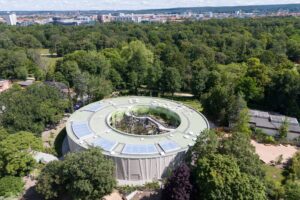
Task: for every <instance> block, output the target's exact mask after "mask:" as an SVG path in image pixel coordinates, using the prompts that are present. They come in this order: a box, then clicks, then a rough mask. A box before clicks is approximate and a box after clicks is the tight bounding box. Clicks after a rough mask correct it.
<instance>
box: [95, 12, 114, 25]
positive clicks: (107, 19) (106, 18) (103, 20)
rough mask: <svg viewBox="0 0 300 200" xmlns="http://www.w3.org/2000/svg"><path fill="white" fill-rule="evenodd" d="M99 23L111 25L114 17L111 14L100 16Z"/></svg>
mask: <svg viewBox="0 0 300 200" xmlns="http://www.w3.org/2000/svg"><path fill="white" fill-rule="evenodd" d="M98 21H99V22H100V23H109V22H111V21H112V16H111V14H108V15H98Z"/></svg>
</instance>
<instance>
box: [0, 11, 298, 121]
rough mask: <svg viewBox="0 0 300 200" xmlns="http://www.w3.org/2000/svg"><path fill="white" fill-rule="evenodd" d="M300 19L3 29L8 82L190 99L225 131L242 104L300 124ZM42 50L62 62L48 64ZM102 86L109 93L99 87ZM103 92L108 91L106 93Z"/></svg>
mask: <svg viewBox="0 0 300 200" xmlns="http://www.w3.org/2000/svg"><path fill="white" fill-rule="evenodd" d="M299 28H300V22H299V20H298V18H292V17H288V18H263V19H226V20H209V21H203V22H189V21H187V22H185V23H167V24H131V23H129V24H126V23H122V24H121V23H120V24H118V23H112V24H98V25H95V26H79V27H65V26H52V25H47V26H31V27H8V26H5V25H1V26H0V77H1V78H9V79H25V78H26V77H27V76H28V74H34V76H35V77H36V78H37V79H38V80H55V81H60V82H65V83H67V84H68V86H69V87H71V88H74V89H75V91H76V92H77V95H78V96H84V95H88V96H89V97H90V99H91V100H95V99H99V98H102V97H103V96H105V95H107V94H109V93H110V92H111V91H113V90H116V89H118V90H128V91H129V92H130V93H132V94H137V93H139V91H140V90H139V89H140V88H143V89H145V90H143V91H149V94H151V95H158V94H164V93H172V94H173V93H174V92H179V91H182V92H189V93H193V94H194V95H195V96H196V97H197V98H199V99H200V100H201V102H202V104H203V107H204V111H205V112H206V113H207V114H208V115H210V117H211V118H212V119H215V120H216V121H217V122H219V123H220V124H224V125H226V124H227V123H228V121H229V120H230V110H232V109H231V108H232V107H234V106H236V105H235V104H236V103H238V99H239V97H240V96H242V97H243V98H244V99H245V100H246V101H247V103H248V105H249V106H250V107H253V108H260V109H263V110H270V111H276V112H280V113H282V114H287V115H290V116H295V117H298V118H300V75H299V65H298V63H299V62H300V29H299ZM39 48H48V49H50V51H51V52H52V53H53V54H57V56H58V57H63V58H61V59H59V60H58V62H57V64H56V66H55V67H54V68H50V69H49V68H47V67H45V66H44V65H43V63H42V62H41V60H40V58H39V55H38V51H36V49H39ZM100 85H101V87H99V86H100ZM99 88H100V90H99Z"/></svg>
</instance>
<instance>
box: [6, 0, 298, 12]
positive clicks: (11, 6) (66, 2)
mask: <svg viewBox="0 0 300 200" xmlns="http://www.w3.org/2000/svg"><path fill="white" fill-rule="evenodd" d="M294 3H300V1H299V0H281V1H280V2H278V1H277V0H266V1H263V2H261V1H259V0H249V1H247V2H245V1H243V0H230V1H226V0H220V1H218V0H211V1H209V2H207V1H205V0H173V1H172V2H170V1H167V0H151V1H150V0H140V1H137V0H124V1H118V0H11V1H7V0H0V11H21V10H22V11H27V10H28V11H29V10H30V11H39V10H40V11H42V10H141V9H163V8H177V7H219V6H245V5H273V4H294Z"/></svg>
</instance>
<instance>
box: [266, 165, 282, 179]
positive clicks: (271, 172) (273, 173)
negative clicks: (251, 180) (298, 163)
mask: <svg viewBox="0 0 300 200" xmlns="http://www.w3.org/2000/svg"><path fill="white" fill-rule="evenodd" d="M263 168H264V170H265V172H266V180H270V181H278V182H282V181H283V180H284V176H283V175H282V172H283V170H282V169H279V168H277V167H274V166H270V165H264V167H263Z"/></svg>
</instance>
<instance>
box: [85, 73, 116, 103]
mask: <svg viewBox="0 0 300 200" xmlns="http://www.w3.org/2000/svg"><path fill="white" fill-rule="evenodd" d="M111 93H112V84H111V82H110V81H108V80H105V79H104V78H102V77H99V76H90V79H89V81H88V91H87V94H88V96H89V100H90V101H99V100H101V99H103V98H104V97H105V96H108V95H110V94H111Z"/></svg>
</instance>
